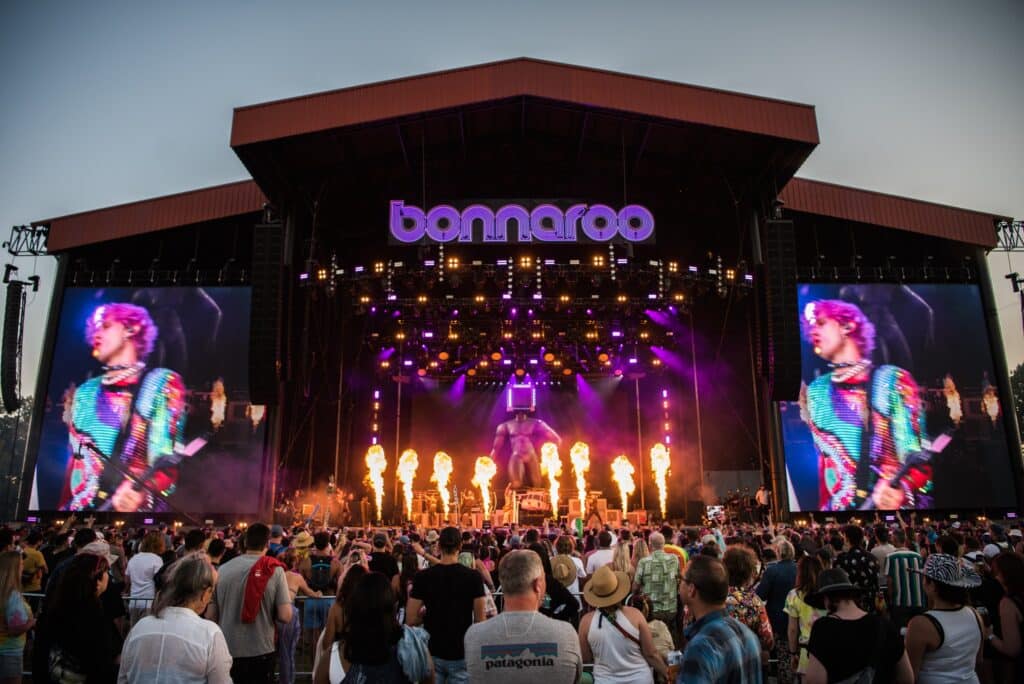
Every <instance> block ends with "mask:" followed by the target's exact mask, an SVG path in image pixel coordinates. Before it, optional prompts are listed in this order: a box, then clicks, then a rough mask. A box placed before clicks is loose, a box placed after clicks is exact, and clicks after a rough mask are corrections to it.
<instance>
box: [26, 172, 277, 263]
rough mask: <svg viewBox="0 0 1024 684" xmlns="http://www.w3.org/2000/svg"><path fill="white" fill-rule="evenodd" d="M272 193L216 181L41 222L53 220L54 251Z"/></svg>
mask: <svg viewBox="0 0 1024 684" xmlns="http://www.w3.org/2000/svg"><path fill="white" fill-rule="evenodd" d="M266 202H267V198H266V197H264V195H263V191H261V190H260V189H259V186H257V185H256V183H255V182H254V181H252V180H244V181H237V182H234V183H227V184H224V185H215V186H212V187H207V188H200V189H198V190H190V191H188V192H181V193H177V194H175V195H166V196H164V197H156V198H153V199H147V200H142V201H139V202H129V203H127V204H120V205H117V206H113V207H106V208H104V209H96V210H93V211H85V212H81V213H78V214H69V215H68V216H60V217H58V218H52V219H46V220H43V221H35V222H33V223H34V224H37V225H38V224H48V225H49V226H50V238H49V241H48V250H49V252H50V253H54V252H61V251H64V250H67V249H71V248H72V247H80V246H82V245H88V244H93V243H97V242H105V241H107V240H116V239H118V238H125V237H131V236H133V235H140V234H142V233H150V232H153V231H157V230H164V229H166V228H177V227H178V226H187V225H190V224H193V223H201V222H203V221H212V220H215V219H220V218H227V217H229V216H237V215H239V214H248V213H252V212H255V211H260V210H261V209H263V205H264V204H266Z"/></svg>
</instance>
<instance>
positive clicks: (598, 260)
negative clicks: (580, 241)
mask: <svg viewBox="0 0 1024 684" xmlns="http://www.w3.org/2000/svg"><path fill="white" fill-rule="evenodd" d="M592 263H593V264H594V266H595V267H597V268H601V267H602V266H604V257H603V256H602V255H600V254H595V255H594V259H593V262H592Z"/></svg>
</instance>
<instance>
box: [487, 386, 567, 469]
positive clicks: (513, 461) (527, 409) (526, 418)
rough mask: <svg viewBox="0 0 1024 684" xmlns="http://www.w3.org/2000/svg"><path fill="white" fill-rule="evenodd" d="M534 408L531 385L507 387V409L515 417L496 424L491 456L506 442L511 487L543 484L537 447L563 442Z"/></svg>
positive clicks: (534, 393)
mask: <svg viewBox="0 0 1024 684" xmlns="http://www.w3.org/2000/svg"><path fill="white" fill-rule="evenodd" d="M536 409H537V393H536V390H535V389H534V387H533V385H512V386H511V387H509V388H508V403H507V410H508V411H509V412H510V413H512V412H514V413H515V416H514V417H513V418H512V419H511V420H506V421H505V422H504V423H502V424H501V425H499V426H498V429H497V431H496V432H495V433H494V446H493V447H492V448H491V458H492V459H494V460H495V461H497V460H498V456H499V454H500V453H501V452H502V451H503V450H504V448H505V444H506V442H507V443H508V444H509V447H510V451H511V455H510V456H509V459H508V479H509V484H510V486H511V487H512V488H513V489H519V488H520V487H522V486H523V485H524V484H526V485H528V486H530V487H542V486H543V482H542V481H541V475H540V461H539V459H538V458H537V448H538V447H539V445H541V444H543V443H544V442H554V443H555V444H559V445H560V444H561V443H562V438H561V437H559V436H558V433H557V432H555V431H554V430H553V429H551V426H550V425H548V424H547V423H545V422H544V421H543V420H541V419H539V418H534V417H533V416H532V415H531V414H532V413H534V412H535V411H536ZM535 445H536V446H535Z"/></svg>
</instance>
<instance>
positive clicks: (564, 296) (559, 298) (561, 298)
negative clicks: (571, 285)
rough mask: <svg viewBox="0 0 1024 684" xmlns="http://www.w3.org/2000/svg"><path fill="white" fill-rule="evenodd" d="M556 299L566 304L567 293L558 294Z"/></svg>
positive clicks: (567, 299) (567, 301)
mask: <svg viewBox="0 0 1024 684" xmlns="http://www.w3.org/2000/svg"><path fill="white" fill-rule="evenodd" d="M558 301H560V302H562V303H563V304H568V303H569V295H565V294H564V295H558Z"/></svg>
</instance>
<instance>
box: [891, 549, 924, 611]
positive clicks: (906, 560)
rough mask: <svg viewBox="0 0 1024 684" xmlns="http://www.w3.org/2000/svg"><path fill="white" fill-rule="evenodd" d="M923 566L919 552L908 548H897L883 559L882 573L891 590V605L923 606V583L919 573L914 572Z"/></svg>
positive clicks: (901, 606) (902, 606)
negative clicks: (883, 569)
mask: <svg viewBox="0 0 1024 684" xmlns="http://www.w3.org/2000/svg"><path fill="white" fill-rule="evenodd" d="M923 567H924V561H923V560H922V559H921V554H919V553H915V552H914V551H910V550H909V549H897V550H896V551H893V552H892V553H890V554H889V555H888V556H886V559H885V571H884V574H885V576H886V577H887V578H888V582H889V587H890V588H891V590H892V599H891V601H892V603H891V606H892V607H898V608H924V607H925V596H924V585H923V584H922V582H921V575H919V574H918V573H916V572H914V571H915V570H921V568H923Z"/></svg>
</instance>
